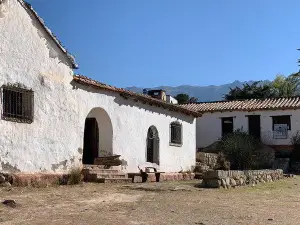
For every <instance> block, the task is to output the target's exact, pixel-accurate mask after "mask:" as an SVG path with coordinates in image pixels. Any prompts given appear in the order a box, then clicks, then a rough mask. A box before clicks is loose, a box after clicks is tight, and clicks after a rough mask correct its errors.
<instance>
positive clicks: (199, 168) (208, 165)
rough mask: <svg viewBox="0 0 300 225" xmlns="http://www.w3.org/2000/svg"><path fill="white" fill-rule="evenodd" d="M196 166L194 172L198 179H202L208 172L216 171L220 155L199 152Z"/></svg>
mask: <svg viewBox="0 0 300 225" xmlns="http://www.w3.org/2000/svg"><path fill="white" fill-rule="evenodd" d="M196 161H197V162H196V166H195V169H194V171H193V172H195V174H196V177H195V178H196V179H202V175H203V173H205V172H206V171H208V170H214V169H215V168H216V165H217V161H218V154H215V153H206V152H197V154H196Z"/></svg>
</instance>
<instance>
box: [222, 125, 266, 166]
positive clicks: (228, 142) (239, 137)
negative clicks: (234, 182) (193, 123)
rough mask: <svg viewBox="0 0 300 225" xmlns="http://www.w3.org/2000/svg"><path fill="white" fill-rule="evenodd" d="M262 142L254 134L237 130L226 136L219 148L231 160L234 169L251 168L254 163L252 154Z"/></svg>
mask: <svg viewBox="0 0 300 225" xmlns="http://www.w3.org/2000/svg"><path fill="white" fill-rule="evenodd" d="M260 146H261V143H260V142H259V141H258V140H257V139H256V138H255V137H253V136H251V135H249V134H248V133H246V132H243V131H239V130H238V131H235V132H233V133H231V134H228V135H226V136H224V137H223V138H222V139H221V141H220V143H219V148H220V149H221V150H222V152H223V153H224V155H225V156H226V158H227V159H228V160H229V161H230V164H231V168H232V169H241V170H245V169H251V168H252V167H253V165H254V162H253V160H252V156H253V155H254V154H255V151H256V150H257V149H259V148H260Z"/></svg>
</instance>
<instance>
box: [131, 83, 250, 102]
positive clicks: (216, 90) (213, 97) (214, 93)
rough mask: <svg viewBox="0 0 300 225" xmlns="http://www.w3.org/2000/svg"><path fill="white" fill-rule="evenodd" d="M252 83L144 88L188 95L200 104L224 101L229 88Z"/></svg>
mask: <svg viewBox="0 0 300 225" xmlns="http://www.w3.org/2000/svg"><path fill="white" fill-rule="evenodd" d="M253 82H254V81H246V82H241V81H234V82H232V83H228V84H223V85H219V86H216V85H210V86H190V85H181V86H177V87H170V86H159V87H153V88H145V89H147V90H151V89H163V90H165V91H166V92H167V94H168V95H171V96H176V95H177V94H180V93H185V94H188V95H189V96H190V97H196V98H198V101H200V102H207V101H219V100H224V95H225V94H227V93H228V92H229V90H230V88H235V87H242V86H243V84H246V83H249V84H251V83H253ZM126 89H127V90H130V91H133V92H137V93H142V92H143V89H144V88H141V87H128V88H126Z"/></svg>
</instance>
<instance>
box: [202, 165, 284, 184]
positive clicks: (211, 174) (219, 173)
mask: <svg viewBox="0 0 300 225" xmlns="http://www.w3.org/2000/svg"><path fill="white" fill-rule="evenodd" d="M283 177H284V176H283V171H282V170H281V169H277V170H244V171H239V170H229V171H225V170H214V171H207V172H206V173H205V174H204V175H203V181H202V185H203V187H206V188H220V187H223V188H230V187H236V186H244V185H255V184H258V183H266V182H273V181H275V180H279V179H282V178H283Z"/></svg>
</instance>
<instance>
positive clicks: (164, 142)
mask: <svg viewBox="0 0 300 225" xmlns="http://www.w3.org/2000/svg"><path fill="white" fill-rule="evenodd" d="M0 2H1V1H0ZM20 2H21V1H20ZM20 2H18V1H17V0H6V1H3V2H2V3H0V40H1V41H0V75H1V76H0V85H1V86H2V85H6V84H8V83H11V84H16V83H19V84H22V85H24V86H26V87H27V88H29V89H32V90H33V91H34V120H33V122H32V123H31V124H26V123H16V122H10V121H6V120H3V119H1V118H0V130H1V135H0V170H1V171H9V172H62V171H66V170H68V169H69V168H70V167H71V166H74V165H81V164H82V154H83V139H84V126H85V119H86V118H87V117H95V118H96V119H97V122H98V126H99V151H102V150H105V151H108V152H110V153H113V154H120V155H121V159H122V160H123V166H124V169H125V170H126V171H131V172H134V171H138V165H139V164H143V163H145V161H146V139H147V131H148V128H149V127H150V126H152V125H154V126H155V127H156V128H157V130H158V134H159V139H160V143H159V159H160V170H161V171H165V172H178V171H180V170H188V169H190V167H191V166H192V165H194V164H195V149H196V138H195V136H196V135H195V132H196V120H195V119H194V117H192V116H188V115H185V114H183V113H179V112H170V111H168V110H166V109H162V108H158V107H155V106H149V105H145V104H142V103H139V102H135V101H133V100H130V99H128V100H126V99H124V98H122V97H121V96H120V95H119V94H117V93H112V92H109V91H103V90H96V89H94V88H91V87H86V86H83V85H80V84H77V83H74V82H72V80H73V71H72V69H71V67H72V65H71V64H70V61H69V60H68V58H67V57H66V55H65V54H64V53H63V52H62V51H61V49H59V48H58V46H57V44H56V43H55V42H54V41H53V40H52V39H51V37H50V36H49V35H48V34H47V33H46V32H45V30H44V29H43V28H42V27H41V25H40V24H39V23H37V22H36V21H35V19H34V17H33V16H32V15H31V16H30V12H28V10H26V9H25V8H24V7H23V6H22V5H21V4H20ZM0 106H1V107H0V108H1V110H2V108H3V107H2V105H0ZM173 121H179V122H180V123H181V124H182V128H183V143H182V146H180V147H177V146H171V145H170V144H169V140H170V123H171V122H173ZM101 154H102V152H99V155H101Z"/></svg>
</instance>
